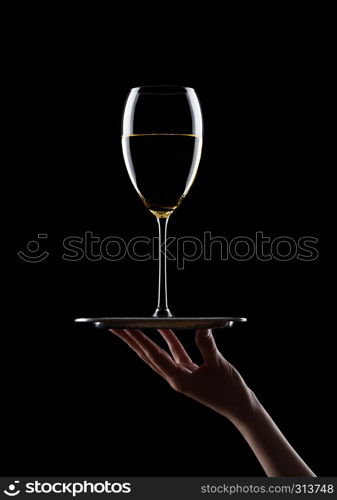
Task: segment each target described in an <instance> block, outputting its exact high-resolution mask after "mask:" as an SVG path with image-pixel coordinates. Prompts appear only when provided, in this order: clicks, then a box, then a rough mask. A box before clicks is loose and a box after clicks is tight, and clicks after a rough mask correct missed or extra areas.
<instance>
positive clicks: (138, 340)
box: [110, 330, 315, 477]
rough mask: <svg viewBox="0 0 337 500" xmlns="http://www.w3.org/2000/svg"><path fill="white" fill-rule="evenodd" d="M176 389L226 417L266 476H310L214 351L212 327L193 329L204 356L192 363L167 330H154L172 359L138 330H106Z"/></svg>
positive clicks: (255, 399) (250, 393)
mask: <svg viewBox="0 0 337 500" xmlns="http://www.w3.org/2000/svg"><path fill="white" fill-rule="evenodd" d="M110 331H111V332H112V333H114V334H115V335H117V336H118V337H120V338H121V339H122V340H124V342H126V343H127V344H128V345H129V346H130V347H131V349H133V350H134V351H135V352H136V353H137V354H138V355H139V356H140V357H141V358H142V359H143V360H144V361H145V363H147V364H148V365H149V366H150V367H151V368H152V369H153V370H154V371H155V372H157V373H159V375H161V376H162V377H163V378H164V379H165V380H166V381H167V382H168V383H169V384H170V386H171V387H172V388H173V389H175V390H176V391H178V392H181V393H183V394H186V395H187V396H189V397H191V398H193V399H195V400H196V401H199V402H200V403H203V404H204V405H206V406H208V407H209V408H212V409H213V410H215V411H217V412H218V413H220V414H221V415H224V416H225V417H227V418H228V419H229V420H230V421H231V422H233V424H234V425H235V426H236V428H237V429H238V430H239V432H241V434H242V436H243V437H244V438H245V439H246V441H247V443H248V444H249V446H250V447H251V449H252V450H253V452H254V454H255V456H256V458H257V459H258V460H259V462H260V463H261V465H262V467H263V469H264V470H265V472H266V474H267V475H268V476H292V477H301V476H308V477H315V474H314V473H313V472H312V470H311V469H310V468H309V467H308V466H307V465H306V463H305V462H304V461H303V460H302V459H301V457H300V456H299V455H298V454H297V453H296V451H295V450H294V449H293V447H292V446H291V445H290V443H289V442H288V441H287V440H286V438H285V437H284V435H283V434H282V433H281V431H280V429H279V428H278V427H277V426H276V424H275V423H274V421H273V420H272V419H271V417H270V415H268V413H267V412H266V410H265V409H264V408H263V406H262V405H261V403H260V402H259V401H258V399H257V398H256V397H255V395H254V393H253V392H252V391H251V390H250V389H249V388H248V387H247V385H246V383H245V381H244V380H243V378H242V377H241V375H240V374H239V372H238V371H237V370H236V369H235V368H234V366H232V365H231V364H230V363H229V362H228V361H227V360H226V359H225V358H224V357H223V356H222V354H221V353H220V352H219V351H218V348H217V346H216V344H215V341H214V338H213V335H212V332H211V330H197V332H196V343H197V346H198V347H199V350H200V352H201V354H202V356H203V358H204V363H203V364H202V365H201V366H198V365H197V364H196V363H194V362H193V361H192V360H191V358H190V357H189V355H188V354H187V352H186V351H185V349H184V347H183V346H182V344H181V342H180V341H179V340H178V338H177V337H176V336H175V334H174V333H173V332H172V330H158V331H159V333H160V334H161V335H162V337H163V338H164V339H165V340H166V343H167V345H168V347H169V349H170V351H171V354H172V357H171V356H170V355H169V354H168V353H167V352H166V351H165V350H164V349H161V348H160V347H159V346H158V345H157V344H156V343H155V342H153V341H152V340H151V339H149V338H148V337H147V336H146V335H144V333H143V332H141V331H140V330H110Z"/></svg>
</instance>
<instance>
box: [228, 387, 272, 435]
mask: <svg viewBox="0 0 337 500" xmlns="http://www.w3.org/2000/svg"><path fill="white" fill-rule="evenodd" d="M263 411H264V409H263V406H262V404H261V403H260V401H259V400H258V399H257V397H256V395H255V393H254V392H253V391H252V390H251V389H249V387H247V389H246V392H245V398H244V404H243V405H242V407H241V409H240V412H239V413H238V414H236V415H235V416H234V417H233V418H231V419H230V420H231V422H232V423H233V424H234V425H235V427H237V428H238V429H239V430H240V431H241V430H242V429H245V428H247V427H251V426H252V425H253V423H254V422H255V421H256V420H257V419H259V418H260V416H261V415H262V414H263Z"/></svg>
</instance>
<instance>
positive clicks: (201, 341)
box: [195, 329, 218, 362]
mask: <svg viewBox="0 0 337 500" xmlns="http://www.w3.org/2000/svg"><path fill="white" fill-rule="evenodd" d="M195 341H196V344H197V346H198V347H199V350H200V352H201V354H202V357H203V358H204V361H205V362H207V361H212V360H214V358H215V357H216V355H217V352H218V348H217V346H216V343H215V340H214V337H213V335H212V330H204V329H203V330H197V331H196V334H195Z"/></svg>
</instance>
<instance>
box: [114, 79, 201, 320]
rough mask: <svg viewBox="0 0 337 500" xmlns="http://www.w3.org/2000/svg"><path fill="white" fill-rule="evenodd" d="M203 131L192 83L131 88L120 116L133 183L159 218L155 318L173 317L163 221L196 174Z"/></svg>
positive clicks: (123, 146)
mask: <svg viewBox="0 0 337 500" xmlns="http://www.w3.org/2000/svg"><path fill="white" fill-rule="evenodd" d="M202 134H203V122H202V115H201V109H200V104H199V100H198V97H197V95H196V93H195V91H194V90H193V89H192V88H189V87H179V86H168V85H160V86H145V87H136V88H133V89H131V90H130V93H129V95H128V97H127V100H126V103H125V108H124V114H123V121H122V148H123V156H124V161H125V164H126V168H127V171H128V174H129V176H130V179H131V182H132V184H133V186H134V188H135V189H136V191H137V193H138V195H139V196H140V198H141V199H142V201H143V203H144V205H145V206H146V207H147V208H148V209H149V210H150V212H151V213H152V214H153V215H154V216H155V217H156V218H157V222H158V230H159V283H158V304H157V309H156V311H155V312H154V314H153V317H155V318H170V317H172V316H173V315H172V314H171V312H170V310H169V308H168V302H167V278H166V238H167V223H168V220H169V218H170V216H171V215H172V213H173V212H174V211H175V210H176V209H177V208H178V206H179V205H180V203H181V202H182V200H183V199H184V198H185V196H186V195H187V193H188V191H189V189H190V187H191V185H192V183H193V181H194V179H195V176H196V173H197V170H198V166H199V161H200V156H201V149H202Z"/></svg>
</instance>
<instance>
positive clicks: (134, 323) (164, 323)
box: [75, 317, 247, 330]
mask: <svg viewBox="0 0 337 500" xmlns="http://www.w3.org/2000/svg"><path fill="white" fill-rule="evenodd" d="M244 321H247V319H246V318H232V317H211V318H205V317H201V318H198V317H195V318H153V317H148V318H118V317H116V318H77V319H75V323H93V324H94V325H95V326H96V327H97V328H130V329H132V328H178V329H180V330H189V329H195V328H226V327H231V326H233V324H234V323H242V322H244Z"/></svg>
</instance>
